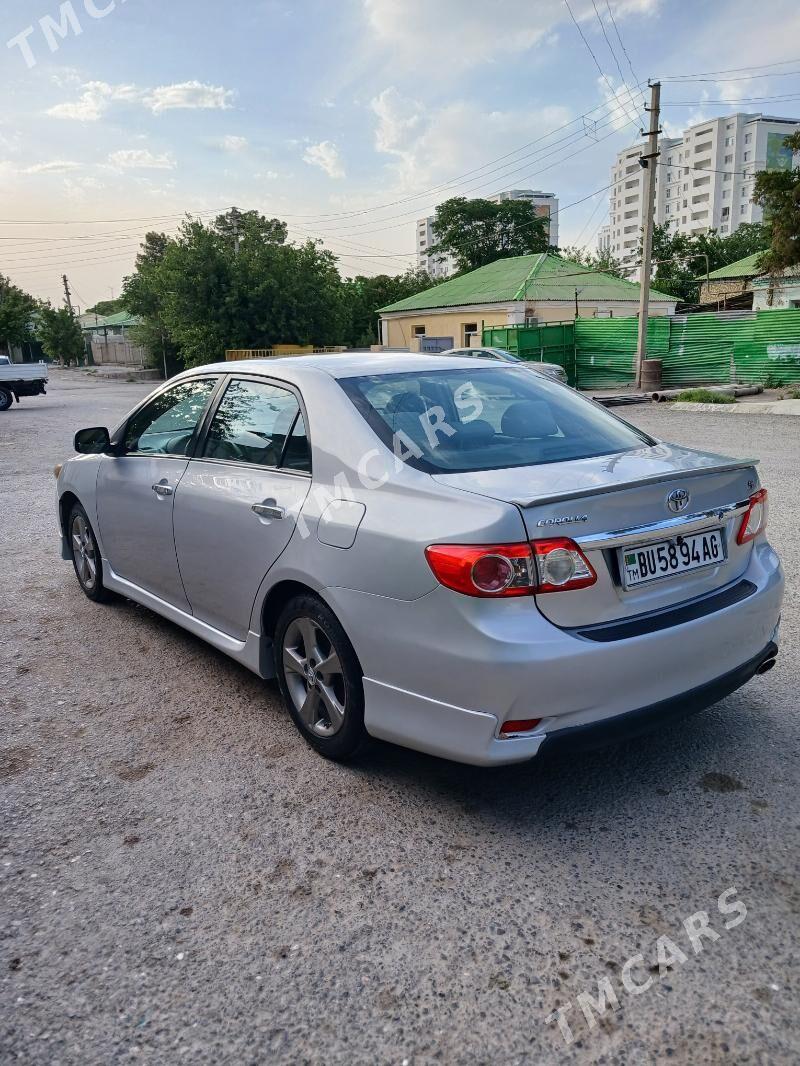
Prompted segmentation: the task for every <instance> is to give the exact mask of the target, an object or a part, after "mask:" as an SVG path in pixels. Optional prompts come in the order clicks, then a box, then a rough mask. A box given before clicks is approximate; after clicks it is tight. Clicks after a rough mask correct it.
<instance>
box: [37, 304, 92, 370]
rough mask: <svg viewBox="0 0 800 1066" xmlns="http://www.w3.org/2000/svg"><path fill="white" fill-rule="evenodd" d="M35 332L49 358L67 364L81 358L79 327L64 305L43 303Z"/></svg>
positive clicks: (81, 341)
mask: <svg viewBox="0 0 800 1066" xmlns="http://www.w3.org/2000/svg"><path fill="white" fill-rule="evenodd" d="M36 332H37V336H38V338H39V340H40V341H41V344H42V348H43V349H44V353H45V355H46V356H47V357H48V358H49V359H60V360H62V361H63V362H64V363H65V364H66V365H69V364H70V363H71V362H73V360H74V361H75V362H76V363H78V362H80V360H81V359H82V358H83V354H84V350H85V349H84V343H83V334H82V333H81V327H80V325H79V324H78V321H77V319H75V318H73V316H72V315H71V314H70V312H69V310H68V309H67V308H66V307H59V308H57V309H56V308H53V307H51V306H50V304H44V305H43V306H42V307H41V308H40V310H39V319H38V323H37V329H36Z"/></svg>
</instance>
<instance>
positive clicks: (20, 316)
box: [0, 274, 36, 355]
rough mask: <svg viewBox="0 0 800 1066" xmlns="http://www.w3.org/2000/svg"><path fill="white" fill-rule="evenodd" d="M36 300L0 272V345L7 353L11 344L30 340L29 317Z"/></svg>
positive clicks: (34, 308) (9, 351) (34, 307)
mask: <svg viewBox="0 0 800 1066" xmlns="http://www.w3.org/2000/svg"><path fill="white" fill-rule="evenodd" d="M35 310H36V300H34V298H33V297H32V296H29V295H28V293H27V292H23V290H22V289H20V288H18V287H17V286H16V285H12V284H11V281H10V280H9V279H8V278H6V277H4V276H3V275H2V274H0V345H3V346H4V347H5V348H6V350H7V352H8V354H9V355H10V354H11V346H12V345H14V344H24V343H25V342H26V341H29V340H31V317H32V315H33V313H34V311H35Z"/></svg>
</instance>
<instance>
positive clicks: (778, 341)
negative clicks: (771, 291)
mask: <svg viewBox="0 0 800 1066" xmlns="http://www.w3.org/2000/svg"><path fill="white" fill-rule="evenodd" d="M734 363H735V366H736V376H737V380H739V381H741V382H745V383H750V382H757V383H764V382H767V383H769V384H772V385H791V384H797V383H800V308H798V309H796V310H795V309H793V308H792V309H787V310H784V311H758V312H756V316H755V321H754V322H753V324H752V329H751V331H750V334H749V335H748V336H744V335H743V336H742V337H741V338H740V340H738V341H737V343H736V346H735V348H734Z"/></svg>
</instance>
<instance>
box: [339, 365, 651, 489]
mask: <svg viewBox="0 0 800 1066" xmlns="http://www.w3.org/2000/svg"><path fill="white" fill-rule="evenodd" d="M339 384H340V385H341V386H342V388H343V389H344V391H345V392H346V393H347V395H348V396H349V397H350V399H351V400H352V402H353V403H354V404H355V406H356V407H357V408H358V410H359V411H360V412H361V414H362V415H363V417H364V418H365V419H366V420H367V422H369V424H370V426H372V428H373V429H374V431H375V432H376V433H377V435H378V437H380V439H381V440H382V441H383V442H384V444H386V445H387V446H388V447H389V448H391V449H392V450H393V451H394V452H395V454H396V455H399V456H400V457H401V458H402V459H403V460H404V461H405V462H407V463H409V464H410V465H411V466H415V467H417V469H420V470H425V471H427V472H428V473H434V474H435V473H445V472H446V473H465V472H467V471H471V470H496V469H502V468H508V467H515V466H535V465H538V464H541V463H558V462H563V461H564V460H569V459H588V458H590V457H591V456H595V455H611V454H613V453H616V452H624V451H630V450H631V449H634V448H641V447H642V446H643V445H652V444H654V443H655V441H653V440H652V438H650V437H648V436H647V435H646V434H644V433H640V432H639V431H638V430H636V429H634V428H633V427H632V426H629V425H628V424H627V423H625V422H622V421H620V420H619V419H618V418H615V417H614V416H613V415H610V414H609V413H608V412H607V411H605V410H603V408H601V407H598V406H596V405H595V404H592V403H590V402H589V401H587V400H585V399H584V398H583V397H581V396H579V395H578V394H577V393H575V392H573V391H572V389H568V388H567V387H566V386H564V385H560V384H559V383H558V382H555V381H551V380H549V379H548V378H546V377H545V376H544V375H542V374H539V373H536V372H535V371H532V370H526V369H524V368H517V367H512V366H508V365H506V366H503V367H500V366H498V367H474V368H470V369H465V370H432V371H419V370H418V371H412V372H410V373H401V374H370V375H364V376H362V377H352V378H343V379H340V381H339Z"/></svg>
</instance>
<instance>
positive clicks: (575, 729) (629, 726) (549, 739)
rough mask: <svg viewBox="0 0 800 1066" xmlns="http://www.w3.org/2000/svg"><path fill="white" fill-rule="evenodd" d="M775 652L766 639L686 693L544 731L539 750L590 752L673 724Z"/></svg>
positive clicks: (721, 695) (715, 699)
mask: <svg viewBox="0 0 800 1066" xmlns="http://www.w3.org/2000/svg"><path fill="white" fill-rule="evenodd" d="M777 654H778V645H777V644H775V643H774V641H770V642H769V644H768V645H767V646H766V648H764V649H762V651H760V652H759V653H758V655H754V656H753V658H752V659H748V661H747V662H746V663H742V665H741V666H737V667H736V669H735V670H730V671H729V672H728V673H727V674H723V676H722V677H718V678H715V679H714V680H713V681H709V682H707V683H706V684H705V685H700V686H699V687H698V688H694V689H691V690H690V691H689V692H684V693H682V694H681V695H680V696H673V697H671V698H670V699H668V700H660V701H659V702H658V703H651V704H650V706H649V707H640V708H638V709H637V710H635V711H627V712H625V713H624V714H617V715H614V717H613V718H605V719H601V720H600V721H598V722H590V723H588V724H587V725H575V726H567V727H566V728H565V729H555V730H553V731H552V732H550V733H547V734H546V736H545V738H544V740H543V742H542V745H541V747H540V749H539V750H540V751H543V752H547V753H548V754H549V753H551V752H554V751H555V752H558V751H563V750H569V751H590V750H592V749H593V748H603V747H605V746H606V745H608V744H617V743H619V742H621V741H623V740H630V739H631V738H632V737H637V736H641V735H642V734H643V733H649V732H651V731H652V730H653V729H657V728H658V727H659V726H661V725H665V724H667V723H670V724H671V725H674V724H675V722H677V721H680V720H681V719H682V718H687V717H688V716H689V715H690V714H696V713H697V712H698V711H704V710H705V709H706V708H707V707H711V706H712V705H713V704H715V703H719V701H720V700H723V699H725V697H726V696H730V694H731V693H732V692H735V691H736V689H737V688H741V687H742V685H746V684H747V682H748V681H749V680H750V678H751V677H753V676H754V675H755V674H757V673H759V672H760V671H763V667H764V665H765V664H766V663H771V662H774V660H775V657H776V656H777Z"/></svg>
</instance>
